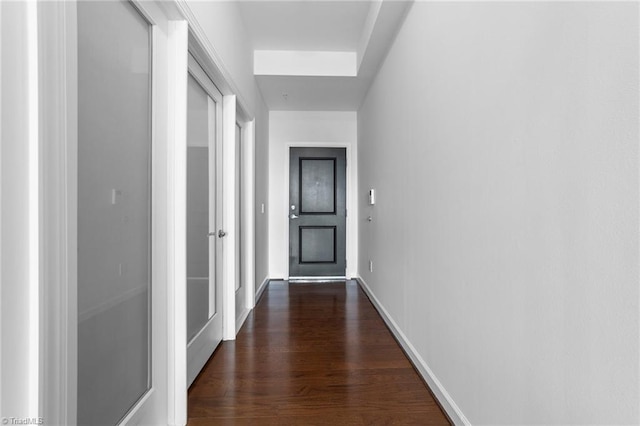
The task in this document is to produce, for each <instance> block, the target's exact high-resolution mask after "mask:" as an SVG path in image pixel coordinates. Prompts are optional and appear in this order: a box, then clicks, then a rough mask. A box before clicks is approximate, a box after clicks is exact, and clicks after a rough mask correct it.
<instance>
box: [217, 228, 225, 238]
mask: <svg viewBox="0 0 640 426" xmlns="http://www.w3.org/2000/svg"><path fill="white" fill-rule="evenodd" d="M225 235H227V233H226V232H224V231H223V230H222V229H221V230H219V231H218V238H222V237H224V236H225Z"/></svg>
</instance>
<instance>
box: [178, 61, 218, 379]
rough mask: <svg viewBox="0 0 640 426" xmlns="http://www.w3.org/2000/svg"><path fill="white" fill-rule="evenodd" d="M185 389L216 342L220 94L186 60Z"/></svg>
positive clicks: (199, 68)
mask: <svg viewBox="0 0 640 426" xmlns="http://www.w3.org/2000/svg"><path fill="white" fill-rule="evenodd" d="M187 106H188V107H187V339H188V346H187V385H189V386H190V385H191V383H192V382H193V380H194V379H195V378H196V376H197V375H198V373H199V372H200V370H201V369H202V367H203V366H204V364H205V363H206V362H207V360H208V359H209V357H210V356H211V354H212V353H213V351H214V350H215V348H216V347H217V346H218V345H219V344H220V341H221V340H222V290H221V287H222V238H223V237H225V235H226V233H225V231H224V230H223V224H222V199H223V198H222V195H223V194H222V162H221V159H222V125H221V123H222V94H221V93H220V91H219V90H218V89H217V88H216V86H215V85H214V84H213V82H212V81H211V79H209V77H208V76H207V75H206V74H205V72H204V71H203V70H202V68H201V67H200V65H198V63H197V62H196V61H195V59H193V57H191V56H190V57H189V80H188V93H187Z"/></svg>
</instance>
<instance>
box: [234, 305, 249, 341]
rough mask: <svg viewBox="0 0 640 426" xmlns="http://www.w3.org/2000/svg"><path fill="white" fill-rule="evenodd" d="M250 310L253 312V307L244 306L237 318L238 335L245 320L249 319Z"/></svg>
mask: <svg viewBox="0 0 640 426" xmlns="http://www.w3.org/2000/svg"><path fill="white" fill-rule="evenodd" d="M250 312H251V309H247V308H244V310H243V311H242V313H241V314H240V316H238V317H237V318H236V336H237V335H238V333H239V332H240V329H241V328H242V326H243V325H244V322H245V321H246V320H247V317H248V316H249V313H250Z"/></svg>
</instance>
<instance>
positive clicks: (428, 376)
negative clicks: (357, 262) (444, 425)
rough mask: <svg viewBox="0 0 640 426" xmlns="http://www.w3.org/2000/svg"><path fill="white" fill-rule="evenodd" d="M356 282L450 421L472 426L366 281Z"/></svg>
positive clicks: (359, 279)
mask: <svg viewBox="0 0 640 426" xmlns="http://www.w3.org/2000/svg"><path fill="white" fill-rule="evenodd" d="M356 281H357V282H358V284H359V285H360V288H362V290H363V291H364V292H365V293H366V295H367V296H368V297H369V300H371V303H372V304H373V306H374V307H375V308H376V310H377V311H378V313H379V314H380V316H381V317H382V319H383V321H384V322H385V324H386V325H387V327H388V328H389V330H391V333H393V335H394V336H395V338H396V340H397V341H398V343H399V344H400V346H402V349H403V350H404V352H405V353H406V354H407V356H408V357H409V359H410V360H411V362H412V363H413V366H414V367H415V368H416V370H417V371H418V373H419V374H420V375H421V376H422V378H423V379H424V381H425V382H426V383H427V385H428V386H429V388H430V389H431V392H432V393H433V395H434V396H435V398H436V399H437V400H438V403H439V404H440V406H441V407H442V409H443V410H444V411H445V413H446V414H447V416H448V417H449V420H451V421H452V422H453V423H454V424H456V425H464V426H471V422H470V421H469V420H468V419H467V417H466V416H465V415H464V413H463V412H462V410H460V407H458V405H457V404H456V403H455V402H454V401H453V398H452V397H451V395H449V392H447V390H446V389H445V388H444V386H443V385H442V383H440V380H438V378H437V377H436V375H435V374H434V373H433V371H432V370H431V368H429V366H428V365H427V363H426V362H425V360H424V359H422V357H421V356H420V355H419V354H418V351H416V348H414V347H413V345H412V344H411V342H409V340H408V339H407V336H405V335H404V333H403V332H402V331H401V330H400V328H399V327H398V325H397V324H396V322H395V321H394V320H393V319H392V318H391V316H390V315H389V313H388V312H387V310H386V309H385V308H384V306H382V304H381V303H380V301H379V300H378V298H377V297H376V296H375V294H374V293H373V291H371V288H369V286H368V285H367V283H366V282H365V281H364V279H362V277H360V276H358V277H357V278H356Z"/></svg>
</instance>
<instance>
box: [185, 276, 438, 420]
mask: <svg viewBox="0 0 640 426" xmlns="http://www.w3.org/2000/svg"><path fill="white" fill-rule="evenodd" d="M188 403H189V423H188V424H189V425H193V426H196V425H332V424H333V425H449V422H448V420H447V418H446V417H445V415H444V414H443V413H442V411H441V409H440V407H439V406H438V405H437V403H436V402H435V400H434V399H433V397H432V396H431V394H430V392H429V391H428V389H427V387H426V386H425V385H424V383H423V382H422V380H421V379H420V377H419V376H418V374H417V373H416V371H415V370H414V369H413V367H412V365H411V364H410V362H409V361H408V360H407V358H406V356H405V355H404V353H403V352H402V350H401V349H400V347H399V346H398V344H397V343H396V341H395V340H394V338H393V336H392V335H391V333H390V332H389V330H388V329H387V328H386V326H385V325H384V322H383V321H382V319H381V318H380V316H379V315H378V313H377V312H376V310H375V308H374V307H373V305H371V302H370V301H369V299H368V298H367V297H366V295H365V294H364V293H363V292H362V290H361V289H360V288H359V287H358V285H357V284H356V283H355V282H352V281H349V282H347V283H335V284H288V283H287V282H282V281H280V282H278V281H276V282H272V283H270V284H269V287H268V288H267V289H266V290H265V294H264V295H263V297H262V298H261V299H260V301H259V303H258V305H257V306H256V308H255V310H254V311H253V313H252V314H251V315H250V316H249V318H248V319H247V321H246V323H245V325H244V326H243V328H242V330H241V331H240V333H239V334H238V337H237V340H236V341H228V342H223V343H222V344H221V345H220V347H218V349H217V350H216V352H215V353H214V355H213V356H212V357H211V359H210V360H209V362H208V363H207V365H206V366H205V368H204V369H203V371H202V372H201V373H200V376H199V377H198V378H197V379H196V381H195V382H194V384H193V385H192V386H191V388H190V390H189V401H188Z"/></svg>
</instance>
